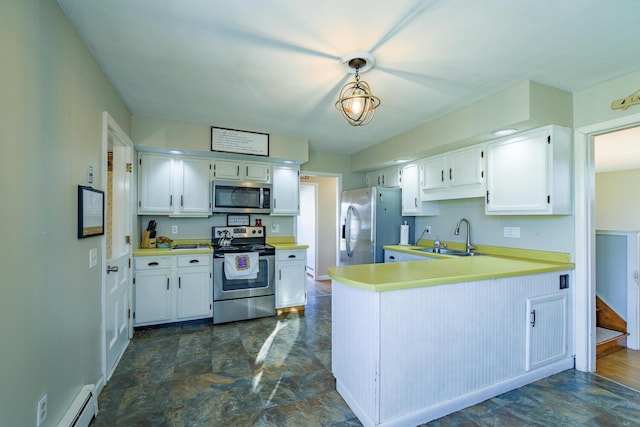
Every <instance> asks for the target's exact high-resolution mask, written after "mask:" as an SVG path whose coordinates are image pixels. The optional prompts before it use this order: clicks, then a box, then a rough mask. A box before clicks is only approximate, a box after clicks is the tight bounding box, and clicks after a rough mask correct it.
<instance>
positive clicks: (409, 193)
mask: <svg viewBox="0 0 640 427" xmlns="http://www.w3.org/2000/svg"><path fill="white" fill-rule="evenodd" d="M420 167H421V165H418V164H417V163H411V164H408V165H405V166H404V167H403V168H402V215H408V216H427V215H437V213H438V210H437V205H436V202H425V201H422V200H421V198H420V183H421V179H420V177H421V171H420Z"/></svg>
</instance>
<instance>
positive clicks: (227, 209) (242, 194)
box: [211, 181, 271, 214]
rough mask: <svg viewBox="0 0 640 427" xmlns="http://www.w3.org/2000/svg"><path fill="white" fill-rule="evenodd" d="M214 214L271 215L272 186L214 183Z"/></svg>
mask: <svg viewBox="0 0 640 427" xmlns="http://www.w3.org/2000/svg"><path fill="white" fill-rule="evenodd" d="M211 187H212V188H213V190H212V191H213V197H212V199H213V208H212V212H213V213H259V214H269V213H271V185H269V184H264V183H258V182H236V181H213V185H212V186H211Z"/></svg>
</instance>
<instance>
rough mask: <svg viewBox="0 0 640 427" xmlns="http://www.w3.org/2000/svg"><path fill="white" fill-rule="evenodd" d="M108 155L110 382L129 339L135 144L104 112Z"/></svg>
mask: <svg viewBox="0 0 640 427" xmlns="http://www.w3.org/2000/svg"><path fill="white" fill-rule="evenodd" d="M105 121H106V122H107V124H106V125H105V127H106V138H107V144H108V145H107V147H108V152H109V153H112V156H113V158H112V160H111V161H110V162H109V163H110V164H111V166H110V167H108V169H109V170H108V172H106V173H105V175H106V176H107V181H108V182H107V185H106V188H107V191H106V193H107V204H106V205H107V206H106V211H107V213H106V216H107V221H106V224H107V226H106V250H105V254H106V266H105V269H106V272H105V273H106V274H105V276H104V277H105V279H104V308H105V309H104V313H103V325H104V338H105V343H104V351H105V359H106V361H105V375H106V380H107V381H108V380H109V378H110V377H111V375H112V374H113V371H114V370H115V368H116V365H117V363H118V361H119V360H120V357H121V356H122V354H123V353H124V350H125V349H126V347H127V345H128V344H129V338H130V324H129V301H130V297H129V286H130V280H131V269H130V259H131V168H132V162H133V144H132V143H131V141H130V140H129V138H128V137H127V136H126V134H124V133H123V132H122V131H121V130H120V128H119V127H117V125H116V124H115V122H113V120H112V119H111V118H110V117H109V116H108V115H107V114H106V113H105Z"/></svg>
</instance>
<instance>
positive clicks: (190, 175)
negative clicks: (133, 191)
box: [138, 153, 211, 217]
mask: <svg viewBox="0 0 640 427" xmlns="http://www.w3.org/2000/svg"><path fill="white" fill-rule="evenodd" d="M210 172H211V161H210V160H209V159H207V158H197V157H176V156H170V155H165V154H152V153H140V156H139V158H138V185H139V187H138V214H140V215H169V216H193V217H206V216H209V215H210V214H211V182H210Z"/></svg>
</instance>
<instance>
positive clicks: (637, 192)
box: [596, 169, 640, 230]
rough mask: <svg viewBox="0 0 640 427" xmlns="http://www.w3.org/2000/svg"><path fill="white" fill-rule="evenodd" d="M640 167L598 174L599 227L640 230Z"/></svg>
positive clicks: (597, 225) (597, 208) (597, 221)
mask: <svg viewBox="0 0 640 427" xmlns="http://www.w3.org/2000/svg"><path fill="white" fill-rule="evenodd" d="M638 184H640V169H633V170H626V171H618V172H606V173H598V174H596V229H598V230H640V185H638Z"/></svg>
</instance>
